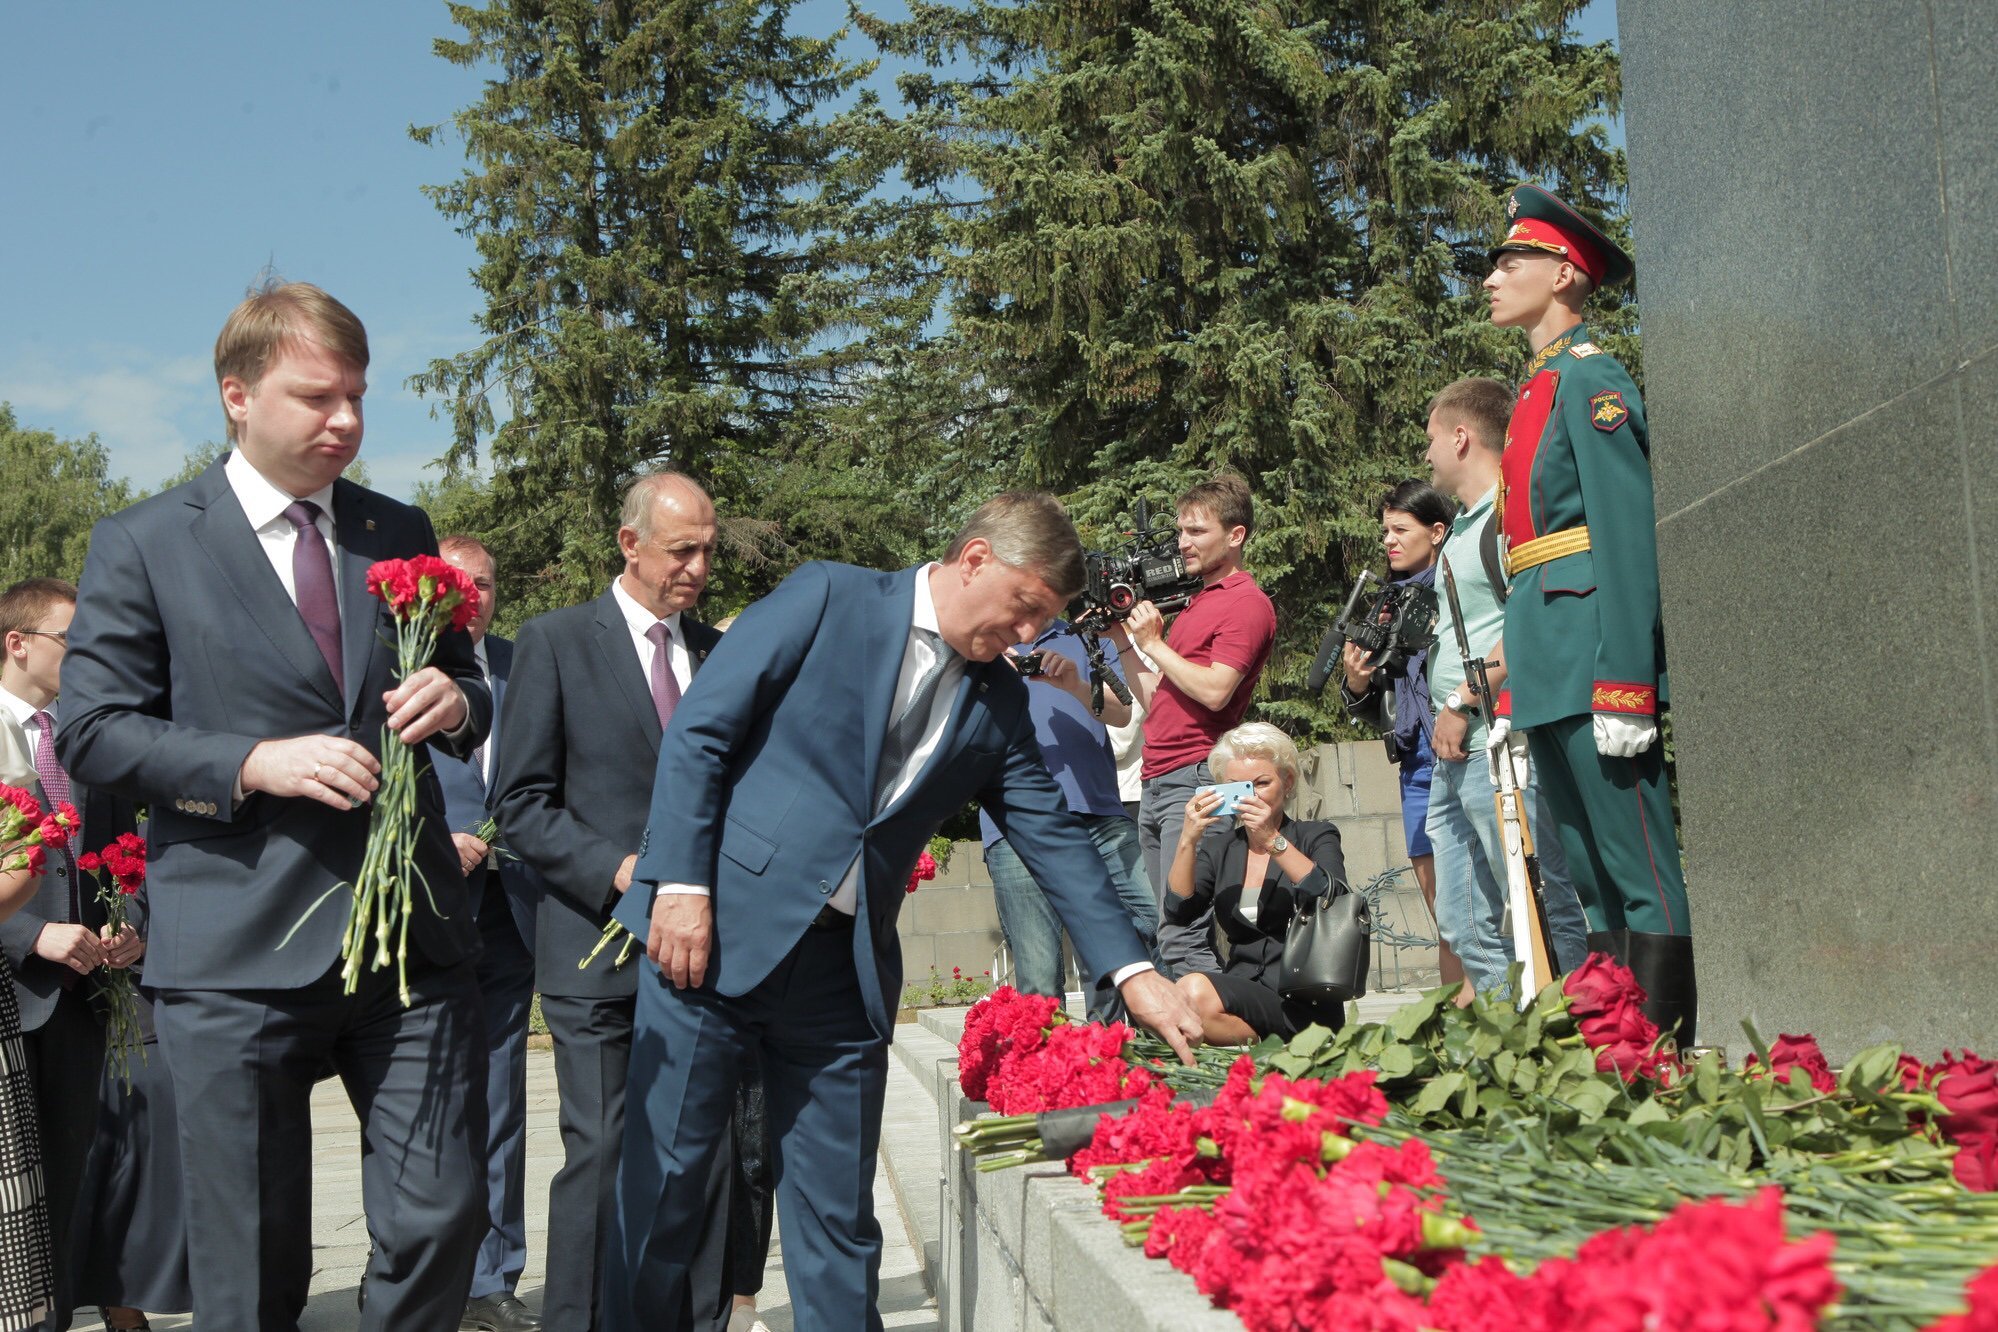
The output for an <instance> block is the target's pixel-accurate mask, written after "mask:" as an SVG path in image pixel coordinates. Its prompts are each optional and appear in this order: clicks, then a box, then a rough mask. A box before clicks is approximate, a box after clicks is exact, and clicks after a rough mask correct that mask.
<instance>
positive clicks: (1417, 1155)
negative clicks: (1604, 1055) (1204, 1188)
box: [1145, 1135, 1474, 1332]
mask: <svg viewBox="0 0 1998 1332" xmlns="http://www.w3.org/2000/svg"><path fill="white" fill-rule="evenodd" d="M1252 1141H1254V1139H1253V1138H1252V1137H1250V1136H1246V1135H1245V1136H1244V1137H1242V1138H1241V1139H1239V1140H1238V1146H1246V1145H1247V1144H1248V1143H1249V1142H1252ZM1237 1166H1238V1173H1237V1175H1236V1183H1235V1186H1234V1187H1233V1189H1231V1190H1230V1191H1229V1193H1228V1194H1227V1195H1226V1196H1225V1197H1223V1198H1222V1199H1221V1200H1220V1201H1219V1202H1217V1203H1216V1204H1215V1205H1214V1210H1213V1214H1212V1215H1211V1216H1207V1215H1205V1214H1204V1213H1201V1212H1200V1211H1199V1209H1197V1208H1173V1207H1168V1208H1162V1209H1160V1210H1159V1212H1158V1213H1157V1215H1156V1216H1154V1217H1153V1219H1152V1228H1151V1230H1150V1232H1149V1233H1148V1234H1147V1235H1146V1244H1145V1252H1146V1253H1147V1254H1148V1255H1150V1256H1152V1257H1163V1258H1165V1259H1167V1260H1168V1261H1169V1262H1171V1263H1172V1265H1173V1266H1174V1267H1177V1268H1179V1269H1180V1270H1181V1271H1183V1272H1186V1273H1187V1274H1188V1275H1190V1276H1191V1277H1192V1278H1193V1280H1194V1284H1195V1286H1197V1287H1198V1288H1199V1289H1200V1291H1201V1292H1202V1293H1203V1294H1205V1295H1207V1296H1208V1297H1209V1298H1210V1299H1212V1300H1213V1301H1214V1302H1215V1303H1216V1304H1217V1305H1221V1306H1223V1307H1225V1308H1228V1309H1230V1310H1232V1311H1234V1313H1235V1314H1236V1316H1237V1317H1239V1318H1240V1319H1241V1320H1242V1322H1243V1325H1244V1326H1246V1327H1248V1328H1250V1329H1251V1332H1294V1329H1297V1328H1321V1327H1322V1328H1341V1329H1345V1328H1356V1329H1365V1328H1383V1329H1385V1328H1397V1329H1414V1328H1417V1327H1426V1326H1429V1320H1428V1319H1427V1317H1426V1316H1425V1315H1424V1312H1423V1307H1422V1301H1421V1299H1420V1298H1419V1295H1418V1294H1417V1293H1416V1292H1418V1291H1420V1290H1421V1289H1422V1287H1423V1286H1424V1285H1426V1284H1427V1281H1428V1279H1429V1278H1430V1277H1432V1276H1434V1275H1435V1274H1437V1273H1439V1272H1442V1271H1444V1270H1447V1269H1448V1268H1449V1267H1450V1266H1451V1265H1452V1264H1454V1263H1456V1262H1457V1261H1459V1259H1460V1258H1461V1257H1462V1245H1463V1243H1464V1241H1465V1240H1467V1239H1468V1238H1470V1236H1471V1235H1472V1234H1473V1233H1474V1232H1473V1231H1472V1230H1471V1229H1470V1228H1469V1227H1467V1226H1465V1225H1464V1224H1463V1223H1462V1222H1458V1221H1453V1220H1451V1219H1450V1218H1448V1217H1445V1216H1443V1215H1442V1214H1441V1211H1440V1204H1439V1203H1438V1202H1437V1201H1436V1200H1435V1199H1434V1198H1429V1197H1425V1196H1424V1195H1423V1194H1422V1193H1421V1192H1418V1190H1425V1189H1432V1188H1434V1187H1435V1186H1436V1185H1437V1184H1439V1183H1440V1182H1441V1181H1440V1180H1439V1179H1438V1178H1437V1176H1436V1172H1435V1167H1434V1165H1433V1163H1432V1162H1431V1160H1430V1157H1429V1152H1428V1149H1427V1148H1425V1147H1424V1146H1423V1145H1422V1143H1421V1142H1420V1141H1417V1140H1413V1139H1411V1140H1410V1141H1408V1142H1406V1143H1404V1144H1402V1145H1401V1146H1400V1147H1393V1148H1391V1147H1386V1146H1383V1145H1381V1144H1378V1143H1361V1144H1359V1145H1358V1146H1357V1147H1355V1148H1354V1149H1353V1150H1352V1151H1351V1152H1350V1153H1348V1154H1347V1155H1346V1156H1345V1157H1344V1158H1343V1159H1341V1160H1339V1161H1337V1162H1335V1163H1333V1164H1332V1165H1331V1166H1329V1167H1321V1166H1320V1164H1319V1163H1318V1162H1317V1161H1315V1160H1314V1161H1311V1162H1304V1161H1290V1162H1287V1163H1279V1162H1278V1160H1277V1159H1276V1158H1275V1157H1274V1156H1273V1157H1272V1158H1270V1159H1268V1160H1265V1161H1261V1162H1255V1163H1249V1162H1240V1161H1238V1162H1237ZM1243 1167H1246V1168H1243Z"/></svg>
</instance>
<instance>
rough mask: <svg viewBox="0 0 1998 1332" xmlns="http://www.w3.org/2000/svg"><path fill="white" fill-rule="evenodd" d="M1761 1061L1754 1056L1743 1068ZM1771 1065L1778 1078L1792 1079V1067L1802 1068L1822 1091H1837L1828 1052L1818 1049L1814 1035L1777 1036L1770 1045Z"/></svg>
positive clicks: (1783, 1079)
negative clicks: (1827, 1056) (1827, 1058)
mask: <svg viewBox="0 0 1998 1332" xmlns="http://www.w3.org/2000/svg"><path fill="white" fill-rule="evenodd" d="M1760 1062H1761V1061H1760V1060H1759V1059H1757V1058H1756V1057H1755V1056H1754V1055H1752V1054H1751V1055H1749V1056H1748V1062H1747V1063H1746V1064H1745V1065H1743V1068H1742V1071H1743V1072H1748V1071H1749V1070H1750V1069H1753V1068H1754V1067H1755V1066H1756V1065H1757V1064H1758V1063H1760ZM1769 1065H1770V1068H1771V1070H1772V1071H1773V1072H1774V1073H1775V1075H1776V1077H1777V1078H1778V1079H1779V1080H1780V1081H1783V1082H1788V1081H1789V1080H1790V1070H1791V1069H1793V1068H1801V1069H1803V1070H1804V1072H1805V1073H1806V1074H1808V1075H1809V1076H1810V1079H1811V1086H1812V1087H1814V1088H1816V1089H1817V1090H1818V1091H1821V1092H1834V1091H1837V1090H1838V1079H1837V1078H1836V1077H1834V1076H1833V1075H1832V1071H1831V1065H1830V1064H1828V1063H1827V1062H1825V1052H1824V1051H1823V1050H1820V1049H1819V1048H1818V1040H1817V1037H1815V1036H1791V1035H1788V1034H1784V1035H1781V1036H1778V1037H1777V1038H1776V1043H1775V1044H1774V1045H1772V1046H1770V1047H1769Z"/></svg>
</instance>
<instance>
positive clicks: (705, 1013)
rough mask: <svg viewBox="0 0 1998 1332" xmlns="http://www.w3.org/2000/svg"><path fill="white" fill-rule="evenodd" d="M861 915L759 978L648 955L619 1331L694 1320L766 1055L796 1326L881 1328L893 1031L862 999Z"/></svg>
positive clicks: (614, 1320)
mask: <svg viewBox="0 0 1998 1332" xmlns="http://www.w3.org/2000/svg"><path fill="white" fill-rule="evenodd" d="M853 950H854V939H853V934H852V931H851V930H850V929H849V930H817V929H813V930H808V931H806V933H805V936H804V938H803V939H802V940H800V941H799V943H798V946H797V947H796V948H794V949H793V950H792V951H791V953H790V955H789V956H787V957H786V958H785V959H784V961H782V962H781V963H779V964H778V965H777V967H776V969H775V970H773V971H772V972H771V973H770V975H769V976H768V977H767V978H765V979H764V981H763V983H762V984H760V985H758V986H757V987H756V988H755V989H754V990H752V991H750V992H749V993H748V994H746V995H743V996H741V997H739V998H724V997H722V996H719V995H717V994H715V993H714V992H713V991H712V990H708V989H701V990H678V989H675V988H673V986H672V985H671V984H669V983H668V982H667V981H666V980H665V979H664V978H663V976H662V975H661V973H660V971H659V969H658V968H657V967H656V966H654V965H653V964H652V963H650V962H645V963H642V964H640V965H642V966H643V968H644V970H643V971H642V972H640V974H639V982H638V1009H637V1015H636V1035H635V1038H634V1043H633V1047H632V1058H631V1088H630V1095H631V1102H630V1104H631V1105H632V1107H633V1113H632V1114H631V1115H630V1116H629V1117H627V1119H626V1121H625V1142H624V1159H623V1163H622V1167H621V1169H620V1171H619V1175H618V1196H617V1207H618V1211H617V1217H618V1235H617V1239H616V1244H615V1246H614V1247H613V1249H612V1252H611V1258H610V1275H609V1280H608V1282H607V1284H606V1292H607V1295H608V1299H607V1301H606V1304H605V1306H604V1312H605V1318H604V1321H603V1327H604V1329H605V1332H641V1329H642V1330H643V1332H684V1329H687V1328H689V1327H690V1326H691V1325H690V1323H689V1322H688V1315H687V1294H686V1292H687V1287H688V1281H689V1255H690V1254H692V1253H694V1252H695V1251H696V1249H697V1246H698V1244H699V1241H700V1239H701V1236H702V1229H703V1225H704V1212H705V1189H706V1185H707V1181H709V1180H710V1179H711V1178H712V1176H713V1174H714V1171H715V1169H716V1163H717V1161H718V1160H719V1158H720V1157H721V1156H722V1155H723V1154H724V1153H725V1152H726V1150H727V1147H728V1143H729V1140H730V1135H731V1125H732V1123H733V1120H734V1107H735V1101H736V1090H737V1087H738V1085H739V1082H740V1076H741V1071H742V1069H743V1067H744V1065H745V1063H746V1061H747V1060H748V1059H749V1058H750V1057H752V1056H756V1057H759V1058H760V1060H761V1063H762V1069H763V1085H764V1096H765V1098H766V1102H767V1104H768V1108H769V1116H770V1137H771V1143H772V1146H773V1155H774V1162H775V1166H776V1183H777V1209H778V1215H779V1217H780V1224H779V1227H778V1228H779V1230H780V1231H781V1232H782V1238H783V1244H784V1269H785V1276H786V1278H787V1281H788V1283H789V1285H790V1288H791V1296H792V1308H793V1311H794V1322H793V1326H794V1327H795V1328H796V1329H797V1332H879V1329H880V1328H881V1314H880V1311H879V1309H878V1308H877V1307H876V1305H877V1302H878V1296H879V1291H880V1279H881V1227H880V1224H879V1222H877V1221H876V1219H875V1216H874V1163H875V1155H876V1150H877V1148H878V1147H879V1145H880V1140H881V1105H882V1098H883V1096H884V1095H885V1093H886V1089H887V1078H888V1042H887V1041H886V1040H885V1039H883V1038H882V1037H881V1036H880V1035H878V1034H877V1033H876V1032H875V1031H874V1029H873V1026H872V1024H871V1023H870V1022H869V1021H868V1020H867V1014H866V1011H865V1009H864V1008H863V1006H862V999H861V993H860V984H859V979H858V977H857V975H856V974H855V970H854V958H853Z"/></svg>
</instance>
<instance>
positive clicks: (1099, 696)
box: [1069, 628, 1131, 717]
mask: <svg viewBox="0 0 1998 1332" xmlns="http://www.w3.org/2000/svg"><path fill="white" fill-rule="evenodd" d="M1069 632H1070V633H1072V634H1074V635H1075V636H1076V637H1077V638H1080V639H1081V640H1082V650H1083V652H1084V653H1086V654H1087V655H1088V657H1089V710H1090V711H1091V712H1094V713H1095V714H1096V715H1097V716H1099V717H1101V716H1102V715H1103V686H1104V685H1109V686H1110V692H1111V693H1113V694H1115V695H1116V696H1117V701H1118V702H1119V703H1122V704H1123V705H1124V706H1125V707H1129V706H1130V705H1131V687H1130V686H1129V685H1127V684H1125V683H1124V682H1123V681H1122V680H1121V679H1119V678H1118V677H1117V672H1115V671H1113V670H1111V669H1110V665H1109V663H1108V662H1106V661H1104V660H1103V637H1102V635H1101V634H1099V633H1098V632H1096V631H1095V630H1093V629H1075V628H1071V629H1070V630H1069Z"/></svg>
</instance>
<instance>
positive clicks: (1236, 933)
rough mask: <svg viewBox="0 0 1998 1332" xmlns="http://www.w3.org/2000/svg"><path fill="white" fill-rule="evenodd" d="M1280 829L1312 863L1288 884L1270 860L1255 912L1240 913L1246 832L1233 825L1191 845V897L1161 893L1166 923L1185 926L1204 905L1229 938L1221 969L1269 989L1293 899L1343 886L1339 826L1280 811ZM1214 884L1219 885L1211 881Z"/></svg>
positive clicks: (1295, 901)
mask: <svg viewBox="0 0 1998 1332" xmlns="http://www.w3.org/2000/svg"><path fill="white" fill-rule="evenodd" d="M1281 831H1282V833H1283V835H1284V836H1285V837H1286V838H1288V839H1289V840H1290V842H1291V843H1292V844H1293V845H1294V846H1296V847H1297V848H1298V849H1299V850H1300V851H1302V852H1304V854H1305V855H1307V856H1310V857H1311V861H1312V864H1313V865H1314V866H1316V868H1314V869H1313V870H1312V871H1311V873H1310V874H1308V875H1306V876H1305V879H1304V882H1303V883H1292V882H1291V881H1290V880H1289V879H1287V878H1285V877H1284V875H1283V872H1282V871H1281V870H1279V869H1278V868H1277V867H1276V862H1275V860H1271V862H1270V867H1269V871H1268V875H1267V877H1266V878H1265V879H1264V880H1263V891H1262V896H1261V897H1260V898H1258V899H1257V906H1256V918H1255V919H1254V920H1250V919H1249V918H1248V917H1247V916H1244V915H1243V914H1242V879H1243V877H1244V876H1245V875H1246V874H1247V873H1248V869H1249V839H1248V835H1247V834H1246V833H1244V832H1243V831H1242V830H1241V829H1239V828H1214V829H1209V830H1208V833H1207V835H1206V836H1205V837H1203V838H1201V839H1200V845H1199V846H1198V847H1197V848H1196V849H1195V851H1194V862H1193V896H1191V897H1181V896H1179V895H1178V894H1177V893H1174V892H1172V891H1171V890H1170V889H1168V890H1167V891H1166V895H1165V918H1166V920H1167V921H1168V922H1169V923H1170V924H1174V925H1191V924H1193V923H1194V922H1195V921H1197V920H1198V919H1199V918H1200V914H1201V912H1203V911H1205V910H1206V909H1207V907H1208V906H1209V905H1210V904H1211V905H1212V906H1213V908H1214V920H1215V923H1216V924H1218V925H1219V926H1220V927H1221V932H1222V933H1223V934H1224V935H1226V936H1227V938H1228V948H1229V952H1228V960H1227V962H1225V963H1224V964H1222V968H1221V969H1222V970H1223V971H1225V972H1227V973H1228V974H1230V975H1235V976H1246V977H1247V978H1248V979H1250V980H1253V981H1256V982H1257V983H1259V984H1262V985H1266V986H1268V987H1269V988H1270V989H1272V990H1274V989H1275V988H1276V985H1277V975H1278V972H1279V970H1280V969H1281V967H1282V965H1283V941H1284V936H1285V935H1286V934H1287V933H1289V931H1290V922H1291V919H1292V917H1294V916H1296V915H1297V904H1298V903H1299V902H1300V901H1302V900H1303V899H1304V898H1307V897H1324V896H1325V895H1326V894H1327V893H1328V892H1329V893H1330V894H1331V895H1333V896H1335V897H1336V896H1338V895H1339V894H1340V893H1343V892H1346V891H1348V889H1347V887H1346V858H1345V856H1344V855H1342V854H1341V853H1340V850H1339V830H1338V829H1337V828H1336V827H1334V826H1333V825H1332V824H1330V823H1327V822H1324V821H1321V820H1306V819H1292V818H1288V817H1286V818H1285V819H1284V821H1283V827H1282V829H1281ZM1217 885H1218V887H1217Z"/></svg>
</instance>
